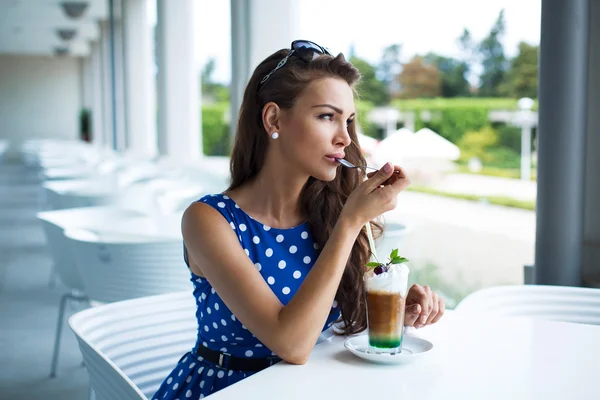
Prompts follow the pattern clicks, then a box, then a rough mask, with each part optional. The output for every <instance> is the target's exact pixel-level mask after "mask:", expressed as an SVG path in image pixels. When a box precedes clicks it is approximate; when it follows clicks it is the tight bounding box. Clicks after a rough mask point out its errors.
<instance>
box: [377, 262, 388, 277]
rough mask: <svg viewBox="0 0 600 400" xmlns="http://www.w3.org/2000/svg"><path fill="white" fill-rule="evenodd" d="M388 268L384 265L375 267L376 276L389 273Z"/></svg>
mask: <svg viewBox="0 0 600 400" xmlns="http://www.w3.org/2000/svg"><path fill="white" fill-rule="evenodd" d="M387 270H388V269H387V267H386V266H385V265H383V264H379V267H375V271H374V272H375V275H381V274H383V273H384V272H387Z"/></svg>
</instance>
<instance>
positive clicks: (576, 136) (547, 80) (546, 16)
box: [535, 0, 600, 286]
mask: <svg viewBox="0 0 600 400" xmlns="http://www.w3.org/2000/svg"><path fill="white" fill-rule="evenodd" d="M589 3H590V2H589V1H588V0H543V1H542V24H541V41H540V62H539V64H540V71H539V125H538V126H539V133H540V134H539V138H540V139H539V152H538V181H537V184H538V191H537V193H538V194H537V234H536V246H535V279H536V283H537V284H546V285H567V286H580V285H581V284H582V282H583V279H582V278H583V277H582V243H583V226H584V222H583V221H584V192H585V180H584V176H585V145H586V143H585V141H586V116H587V108H588V105H589V104H588V99H587V96H588V87H589V86H588V85H589V80H588V57H589V41H588V34H589V26H590V24H589V20H588V18H589V16H588V11H589ZM598 67H600V66H595V68H596V69H597V68H598Z"/></svg>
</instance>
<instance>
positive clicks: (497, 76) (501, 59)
mask: <svg viewBox="0 0 600 400" xmlns="http://www.w3.org/2000/svg"><path fill="white" fill-rule="evenodd" d="M504 30H505V25H504V10H502V11H500V14H499V15H498V18H497V19H496V22H495V23H494V25H493V26H492V29H491V30H490V33H489V34H488V36H487V37H486V38H484V39H483V40H482V41H481V43H480V44H479V55H480V57H481V64H482V67H483V73H482V74H481V77H480V80H481V82H480V87H479V95H480V96H483V97H494V96H499V95H500V90H499V89H500V85H501V84H502V82H503V81H504V77H505V74H506V64H507V63H506V56H505V55H504V46H503V45H502V42H501V39H502V37H503V36H504Z"/></svg>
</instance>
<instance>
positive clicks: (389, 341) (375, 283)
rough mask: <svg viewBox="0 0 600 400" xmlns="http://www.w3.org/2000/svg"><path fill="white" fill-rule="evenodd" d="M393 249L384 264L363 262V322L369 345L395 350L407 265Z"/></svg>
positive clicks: (401, 325) (399, 336)
mask: <svg viewBox="0 0 600 400" xmlns="http://www.w3.org/2000/svg"><path fill="white" fill-rule="evenodd" d="M406 261H408V260H406V259H405V258H402V257H398V251H397V250H394V251H393V252H392V255H391V257H390V261H389V262H388V263H387V264H383V263H379V262H372V263H369V264H367V266H368V267H369V270H368V271H367V272H366V273H365V277H364V278H365V285H366V291H367V322H368V328H369V345H370V346H371V347H373V348H374V349H376V350H377V351H384V352H399V351H400V350H401V348H402V330H403V328H404V307H405V299H406V293H407V287H408V273H409V268H408V266H407V265H406V264H405V263H406Z"/></svg>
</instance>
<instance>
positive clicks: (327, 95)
mask: <svg viewBox="0 0 600 400" xmlns="http://www.w3.org/2000/svg"><path fill="white" fill-rule="evenodd" d="M354 116H355V109H354V93H353V92H352V88H351V87H350V86H349V85H348V84H347V83H346V81H344V80H342V79H338V78H323V79H319V80H317V81H314V82H312V83H311V84H310V85H309V86H308V87H307V88H306V90H305V91H304V93H303V94H302V95H301V96H300V97H299V98H298V99H297V101H296V103H295V104H294V106H293V107H292V108H291V109H289V110H285V111H283V112H282V118H281V124H280V131H281V134H280V138H281V143H280V145H281V151H282V152H284V156H285V158H286V159H287V160H289V161H291V162H293V163H294V165H296V166H298V168H300V169H302V171H303V172H305V173H307V174H308V175H310V176H313V177H314V178H316V179H320V180H323V181H332V180H333V179H335V176H336V172H337V168H338V166H339V165H340V163H339V162H338V161H336V160H335V158H343V157H344V149H345V148H346V147H347V146H349V145H350V143H351V139H350V134H349V133H348V129H349V126H350V125H351V124H354Z"/></svg>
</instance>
